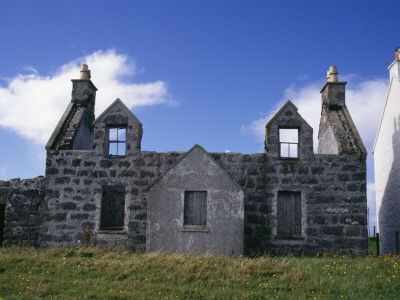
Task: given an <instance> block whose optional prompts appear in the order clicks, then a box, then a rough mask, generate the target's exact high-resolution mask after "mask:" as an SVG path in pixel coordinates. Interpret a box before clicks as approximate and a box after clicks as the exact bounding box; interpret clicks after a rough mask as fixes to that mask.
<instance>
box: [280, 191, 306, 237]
mask: <svg viewBox="0 0 400 300" xmlns="http://www.w3.org/2000/svg"><path fill="white" fill-rule="evenodd" d="M277 208H278V226H277V227H278V228H277V233H278V235H301V193H300V192H278V207H277Z"/></svg>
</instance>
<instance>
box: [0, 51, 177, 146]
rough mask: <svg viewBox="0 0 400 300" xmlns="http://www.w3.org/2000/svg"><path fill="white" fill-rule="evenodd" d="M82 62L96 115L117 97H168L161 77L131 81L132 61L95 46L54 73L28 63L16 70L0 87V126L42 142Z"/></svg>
mask: <svg viewBox="0 0 400 300" xmlns="http://www.w3.org/2000/svg"><path fill="white" fill-rule="evenodd" d="M81 63H87V64H88V65H89V69H90V70H91V72H92V81H93V83H94V84H95V85H96V86H97V87H98V88H99V91H98V92H97V96H96V115H99V114H100V113H101V112H102V111H103V110H104V109H105V108H107V107H108V105H110V104H111V103H112V102H113V101H114V100H115V99H116V98H120V99H121V100H122V101H123V102H124V103H125V104H126V105H127V106H128V107H129V108H133V107H135V106H139V105H154V104H161V103H172V101H171V100H169V97H168V91H167V86H166V83H165V82H163V81H154V82H149V83H131V81H130V79H131V78H132V77H133V75H135V71H136V70H135V62H134V61H133V60H131V59H130V58H129V57H128V56H127V55H123V54H118V53H116V51H115V50H108V51H105V52H104V51H97V52H94V53H92V54H90V55H87V56H86V57H83V58H80V59H77V60H74V61H71V62H68V63H66V64H64V65H62V66H61V67H59V68H58V69H57V71H56V72H54V74H51V75H48V76H43V75H42V76H41V75H40V74H38V72H37V71H36V70H35V69H34V68H32V67H30V66H28V67H24V70H25V71H27V72H28V74H18V75H16V76H14V77H12V78H10V79H8V82H7V86H5V87H0V127H3V128H8V129H11V130H14V131H15V132H17V133H18V134H19V135H21V136H22V137H25V138H28V139H31V140H34V141H35V142H37V143H39V144H44V143H46V142H47V140H48V138H49V137H50V134H51V133H52V131H53V129H54V128H55V126H56V124H57V122H58V120H59V119H60V118H61V115H62V114H63V112H64V110H65V108H66V107H67V105H68V104H69V101H70V99H71V88H72V84H71V79H79V70H80V64H81Z"/></svg>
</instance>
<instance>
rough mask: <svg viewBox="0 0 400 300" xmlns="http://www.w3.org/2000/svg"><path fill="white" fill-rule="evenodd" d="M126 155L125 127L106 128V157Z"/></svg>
mask: <svg viewBox="0 0 400 300" xmlns="http://www.w3.org/2000/svg"><path fill="white" fill-rule="evenodd" d="M125 155H126V127H124V126H118V127H109V128H108V157H123V156H125Z"/></svg>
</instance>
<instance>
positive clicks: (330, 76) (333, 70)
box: [326, 66, 338, 82]
mask: <svg viewBox="0 0 400 300" xmlns="http://www.w3.org/2000/svg"><path fill="white" fill-rule="evenodd" d="M326 79H327V80H328V82H337V81H338V71H337V67H336V66H330V67H329V70H328V72H327V76H326Z"/></svg>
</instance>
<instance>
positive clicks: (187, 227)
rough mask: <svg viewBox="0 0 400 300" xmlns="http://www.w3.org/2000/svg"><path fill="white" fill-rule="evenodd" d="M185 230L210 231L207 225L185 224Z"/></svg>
mask: <svg viewBox="0 0 400 300" xmlns="http://www.w3.org/2000/svg"><path fill="white" fill-rule="evenodd" d="M182 231H183V232H187V231H192V232H193V231H194V232H208V229H207V227H206V225H183V229H182Z"/></svg>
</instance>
